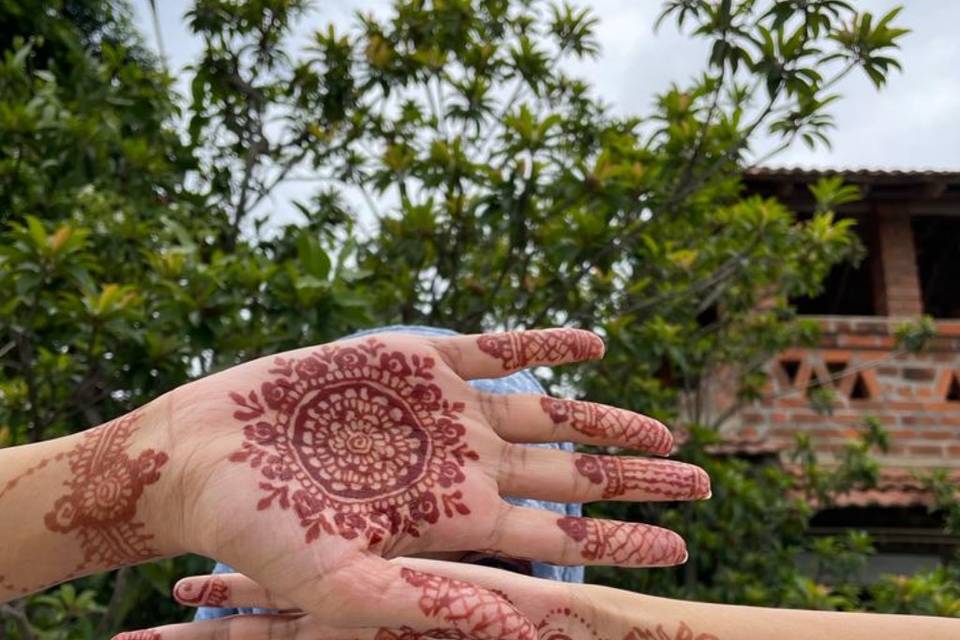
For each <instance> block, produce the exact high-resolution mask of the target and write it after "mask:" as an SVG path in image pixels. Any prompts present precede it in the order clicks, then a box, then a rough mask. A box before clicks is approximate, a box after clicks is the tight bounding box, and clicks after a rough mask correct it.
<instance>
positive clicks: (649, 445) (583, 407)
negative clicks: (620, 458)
mask: <svg viewBox="0 0 960 640" xmlns="http://www.w3.org/2000/svg"><path fill="white" fill-rule="evenodd" d="M540 407H541V408H542V409H543V410H544V411H545V412H546V413H547V415H549V416H550V419H551V420H553V423H554V424H559V425H565V426H569V427H570V428H572V429H574V430H575V431H578V432H579V433H582V434H583V435H585V436H589V437H591V438H603V439H604V440H608V441H615V442H618V443H620V444H622V445H623V446H626V447H630V448H632V449H641V450H643V451H650V452H653V453H664V454H666V453H670V450H671V449H672V448H673V439H672V438H671V437H670V433H669V431H667V430H666V428H664V426H663V425H661V424H660V423H659V422H657V421H656V420H653V419H652V418H648V417H646V416H641V415H639V414H636V413H632V412H630V411H624V410H623V409H617V408H615V407H608V406H606V405H602V404H594V403H592V402H578V401H576V400H561V399H558V398H551V397H549V396H544V397H542V398H541V399H540Z"/></svg>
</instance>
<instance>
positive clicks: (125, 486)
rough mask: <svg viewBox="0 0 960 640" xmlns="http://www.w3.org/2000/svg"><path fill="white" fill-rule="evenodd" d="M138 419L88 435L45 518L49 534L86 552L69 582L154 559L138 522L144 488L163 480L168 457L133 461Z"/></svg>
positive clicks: (145, 454) (152, 454)
mask: <svg viewBox="0 0 960 640" xmlns="http://www.w3.org/2000/svg"><path fill="white" fill-rule="evenodd" d="M139 417H140V415H139V414H138V413H136V412H135V413H131V414H128V415H126V416H123V417H122V418H118V419H116V420H113V421H111V422H108V423H107V424H105V425H103V426H102V427H97V428H96V429H91V430H90V431H88V432H87V433H85V434H84V437H83V439H82V440H81V442H80V443H79V444H78V445H77V446H76V447H74V448H73V449H72V450H71V451H70V452H69V453H68V454H67V461H68V463H69V465H70V472H71V478H70V480H68V481H66V482H65V483H64V485H65V486H66V487H67V488H68V489H69V490H70V492H69V493H67V494H66V495H64V496H61V497H60V498H58V499H57V501H56V502H55V503H54V505H53V509H52V510H51V511H50V512H49V513H47V514H46V516H45V517H44V523H45V524H46V527H47V529H49V530H51V531H55V532H58V533H74V534H75V537H76V538H77V539H78V540H79V542H80V547H81V549H82V550H83V561H82V562H80V563H79V564H78V565H77V567H76V568H75V569H74V571H73V572H72V573H71V574H70V577H72V576H75V575H78V574H79V573H81V572H83V571H84V570H86V569H88V568H91V567H97V568H105V567H107V566H111V567H116V566H121V565H129V564H136V563H138V562H144V561H146V560H150V559H151V558H155V557H157V556H158V555H159V552H158V551H157V550H155V549H154V548H153V547H151V546H150V544H149V542H150V540H151V539H153V536H152V535H150V534H147V533H144V531H143V529H144V526H145V525H144V524H143V523H141V522H136V521H135V520H134V518H135V516H136V514H137V503H138V502H139V500H140V496H141V495H142V494H143V490H144V487H146V486H147V485H150V484H153V483H154V482H156V481H157V480H159V479H160V469H161V467H163V465H164V464H165V463H166V462H167V454H165V453H163V452H162V451H154V450H153V449H147V450H145V451H141V452H140V455H139V456H138V457H136V458H131V457H130V456H129V455H128V453H127V451H126V448H127V446H128V444H129V440H130V436H131V435H133V432H134V429H135V427H136V422H137V420H138V419H139Z"/></svg>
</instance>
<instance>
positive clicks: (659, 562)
mask: <svg viewBox="0 0 960 640" xmlns="http://www.w3.org/2000/svg"><path fill="white" fill-rule="evenodd" d="M557 526H558V527H560V529H561V530H562V531H563V532H564V533H565V534H567V536H568V537H569V538H570V539H572V540H574V541H575V542H578V543H580V555H581V556H582V557H583V558H584V559H585V560H597V561H602V562H605V563H610V564H617V565H640V566H670V565H675V564H680V563H682V562H684V561H685V560H686V557H687V552H686V549H685V548H684V546H683V544H682V543H681V542H680V538H679V537H678V536H677V535H676V534H674V533H671V532H670V531H667V530H666V529H660V528H658V527H649V526H644V525H637V524H631V523H629V522H614V521H610V520H593V519H591V518H574V517H570V516H567V517H563V518H559V519H558V520H557Z"/></svg>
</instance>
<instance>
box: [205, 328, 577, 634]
mask: <svg viewBox="0 0 960 640" xmlns="http://www.w3.org/2000/svg"><path fill="white" fill-rule="evenodd" d="M387 331H392V332H402V333H414V334H418V335H431V336H436V335H456V332H455V331H450V330H449V329H435V328H432V327H418V326H401V325H394V326H389V327H382V328H379V329H372V330H369V331H361V332H359V333H355V334H353V335H351V336H348V337H347V338H344V339H348V338H356V337H359V336H364V335H369V334H373V333H384V332H387ZM470 384H471V385H473V386H474V387H476V388H477V389H480V390H482V391H486V392H487V393H497V394H509V393H539V394H544V393H546V392H545V391H544V389H543V387H542V386H541V385H540V383H539V382H538V381H537V379H536V378H535V377H534V375H533V374H532V373H530V372H529V371H520V372H519V373H514V374H512V375H509V376H506V377H504V378H495V379H490V380H473V381H471V382H470ZM530 446H534V447H546V448H552V449H562V450H564V451H573V445H572V444H570V443H559V444H558V443H548V444H536V445H530ZM507 500H508V501H509V502H511V503H512V504H516V505H521V506H526V507H535V508H539V509H549V510H550V511H555V512H557V513H559V514H562V515H566V516H579V515H581V509H580V505H579V504H560V503H557V502H543V501H539V500H526V499H521V498H507ZM232 571H233V569H231V568H230V567H229V566H227V565H225V564H223V563H219V562H218V563H217V565H216V567H214V569H213V572H214V573H231V572H232ZM533 575H535V576H537V577H539V578H547V579H550V580H560V581H564V582H583V567H579V566H577V567H559V566H555V565H552V564H545V563H542V562H534V563H533ZM237 613H263V610H260V609H224V608H213V607H201V608H200V609H198V610H197V615H196V617H195V619H196V620H206V619H209V618H222V617H224V616H229V615H234V614H237Z"/></svg>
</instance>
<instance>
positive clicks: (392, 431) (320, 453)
mask: <svg viewBox="0 0 960 640" xmlns="http://www.w3.org/2000/svg"><path fill="white" fill-rule="evenodd" d="M435 364H436V363H435V361H434V359H433V358H431V357H426V356H419V355H410V354H404V353H402V352H399V351H392V352H391V351H389V350H387V347H386V345H384V344H383V343H382V342H380V341H378V340H377V339H376V338H370V339H368V340H367V341H365V342H364V343H362V344H360V345H358V346H336V345H326V346H323V347H321V348H320V349H318V350H317V351H315V352H314V353H313V354H312V355H309V356H307V357H305V358H300V359H284V358H277V359H276V360H275V367H274V368H273V369H271V370H270V373H272V374H274V375H276V378H274V379H273V380H272V381H269V382H264V383H263V384H262V385H261V387H260V392H259V394H258V393H257V391H250V392H249V393H247V395H242V394H240V393H232V394H231V398H232V399H233V401H234V402H235V403H236V404H237V407H238V408H237V409H236V411H235V412H234V414H233V415H234V417H235V418H236V419H237V420H241V421H244V422H246V423H247V424H246V426H245V427H244V429H243V433H244V438H245V440H246V441H245V442H244V443H243V446H242V448H241V449H240V450H238V451H236V452H234V453H233V454H232V455H231V456H230V460H231V461H233V462H238V463H244V464H248V465H250V467H252V468H254V469H259V470H260V474H261V476H262V481H261V482H260V489H261V490H262V491H263V492H264V497H263V498H261V500H260V501H259V503H258V504H257V509H259V510H263V509H267V508H269V507H271V506H272V505H274V504H276V505H278V506H279V508H280V509H283V510H286V509H291V508H292V509H293V511H294V512H295V513H296V515H297V516H298V518H299V519H300V524H301V525H302V526H303V527H304V528H306V540H307V542H311V541H313V540H315V539H317V538H318V537H319V536H320V534H321V533H326V534H331V535H332V534H336V535H340V536H342V537H344V538H346V539H348V540H349V539H354V538H357V537H359V536H361V535H362V536H365V537H366V539H367V541H368V543H369V545H371V546H373V545H377V544H380V543H382V542H384V541H385V540H386V539H388V538H389V537H391V536H393V535H397V534H407V535H411V536H419V535H420V532H421V528H422V526H423V524H424V523H427V524H433V523H435V522H437V520H438V519H439V518H440V516H441V514H443V515H444V516H446V517H448V518H451V517H454V516H456V515H458V514H459V515H467V514H469V513H470V509H469V507H468V506H467V505H466V504H465V503H464V502H463V493H462V492H461V491H460V490H459V489H457V488H456V487H457V485H459V484H461V483H462V482H463V481H464V479H465V476H464V473H463V467H464V465H465V464H466V461H467V460H477V459H478V456H477V453H476V452H475V451H473V450H471V449H470V448H469V447H468V446H467V445H466V443H465V442H464V441H463V440H464V435H465V434H466V429H465V427H464V426H463V424H462V423H461V422H460V415H461V414H462V413H463V411H464V404H463V403H462V402H450V401H448V400H446V399H445V398H444V397H443V392H442V391H441V389H440V387H438V386H437V385H436V384H434V383H433V382H432V380H433V369H434V367H435Z"/></svg>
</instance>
